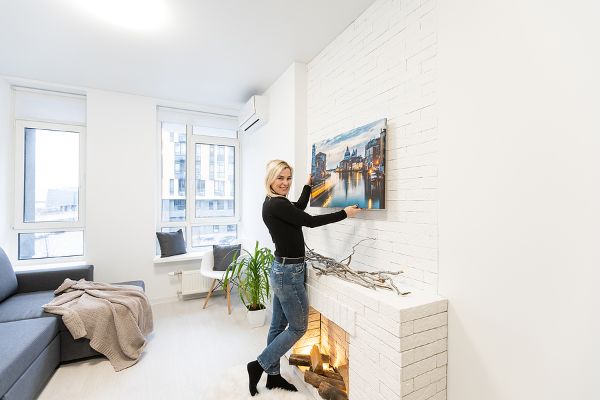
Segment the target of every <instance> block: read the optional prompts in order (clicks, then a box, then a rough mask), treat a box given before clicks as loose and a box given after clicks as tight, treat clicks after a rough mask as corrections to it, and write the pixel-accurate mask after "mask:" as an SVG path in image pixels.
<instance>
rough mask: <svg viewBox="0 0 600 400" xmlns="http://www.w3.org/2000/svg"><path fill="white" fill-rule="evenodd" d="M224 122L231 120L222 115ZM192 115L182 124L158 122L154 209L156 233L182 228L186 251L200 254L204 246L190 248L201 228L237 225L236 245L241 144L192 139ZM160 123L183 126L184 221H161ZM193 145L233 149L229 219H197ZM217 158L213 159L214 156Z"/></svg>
mask: <svg viewBox="0 0 600 400" xmlns="http://www.w3.org/2000/svg"><path fill="white" fill-rule="evenodd" d="M223 117H225V118H227V117H230V116H227V115H223ZM192 121H193V115H190V118H189V120H188V121H187V122H184V121H181V120H169V119H168V118H166V119H161V118H158V119H157V133H158V153H159V157H158V160H159V163H158V173H157V181H158V184H157V188H158V207H157V229H156V231H157V232H160V231H162V229H163V228H181V229H183V230H184V231H185V237H186V245H187V250H188V251H201V250H202V248H203V247H206V246H196V247H193V246H192V228H193V227H198V226H204V225H236V236H237V237H238V241H239V234H240V230H239V227H240V208H241V197H242V196H241V183H240V181H241V179H240V178H241V169H240V165H241V158H240V141H239V139H238V138H226V137H218V136H204V135H194V133H193V129H194V125H198V126H201V124H198V123H194V122H192ZM163 123H179V124H182V125H185V126H186V197H185V198H186V210H185V218H186V220H185V221H173V222H169V221H163V220H162V192H161V188H162V167H163V161H162V124H163ZM196 144H208V145H211V144H213V145H225V146H233V148H234V157H235V164H234V168H235V183H234V215H233V216H230V217H199V218H196V179H195V178H196V158H195V151H196ZM215 157H216V155H215Z"/></svg>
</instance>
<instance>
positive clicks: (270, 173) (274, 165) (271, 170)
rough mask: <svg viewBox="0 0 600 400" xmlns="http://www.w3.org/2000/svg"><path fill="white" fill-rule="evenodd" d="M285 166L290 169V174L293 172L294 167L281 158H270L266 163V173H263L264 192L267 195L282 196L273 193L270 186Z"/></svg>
mask: <svg viewBox="0 0 600 400" xmlns="http://www.w3.org/2000/svg"><path fill="white" fill-rule="evenodd" d="M286 168H289V169H290V174H292V175H293V174H294V169H293V168H292V166H291V165H290V164H288V163H287V162H285V161H283V160H271V161H269V162H268V163H267V174H266V175H265V194H266V195H267V196H269V197H284V196H282V195H280V194H277V193H275V192H274V191H273V189H272V188H271V185H272V184H273V182H275V180H276V179H277V177H278V176H279V174H281V172H282V171H283V170H284V169H286Z"/></svg>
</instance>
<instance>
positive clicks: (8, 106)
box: [0, 77, 16, 254]
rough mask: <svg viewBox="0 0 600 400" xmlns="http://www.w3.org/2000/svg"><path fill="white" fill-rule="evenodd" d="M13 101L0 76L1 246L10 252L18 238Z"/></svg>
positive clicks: (7, 86)
mask: <svg viewBox="0 0 600 400" xmlns="http://www.w3.org/2000/svg"><path fill="white" fill-rule="evenodd" d="M11 111H12V102H11V98H10V86H9V84H8V82H7V81H6V80H5V79H3V78H2V77H0V247H2V248H3V249H4V250H5V251H6V252H7V253H8V254H10V253H12V251H13V247H14V243H15V242H16V240H13V239H11V234H10V233H11V231H12V230H11V228H10V227H11V226H12V220H11V216H12V214H11V213H10V207H11V206H10V205H11V204H12V198H11V193H12V190H11V189H10V188H12V170H13V167H12V163H13V162H14V161H13V158H12V154H13V151H12V148H13V136H14V133H13V129H12V126H13V124H12V122H11Z"/></svg>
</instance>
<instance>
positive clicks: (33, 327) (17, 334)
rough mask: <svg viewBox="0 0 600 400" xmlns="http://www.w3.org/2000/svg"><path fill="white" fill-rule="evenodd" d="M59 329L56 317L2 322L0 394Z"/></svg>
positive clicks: (0, 326)
mask: <svg viewBox="0 0 600 400" xmlns="http://www.w3.org/2000/svg"><path fill="white" fill-rule="evenodd" d="M57 332H58V320H57V319H56V318H35V319H27V320H23V321H13V322H5V323H1V324H0V376H1V377H2V379H0V396H3V395H4V394H5V393H6V392H7V391H8V390H9V389H10V387H11V386H12V385H13V384H14V383H15V382H16V381H17V379H19V377H20V376H21V375H22V374H23V373H24V372H25V371H26V370H27V368H29V366H30V365H31V363H33V362H34V361H35V359H36V358H37V357H38V356H39V355H40V353H41V352H42V351H43V350H44V349H45V348H46V346H48V344H49V343H50V342H52V339H54V337H55V336H56V335H57Z"/></svg>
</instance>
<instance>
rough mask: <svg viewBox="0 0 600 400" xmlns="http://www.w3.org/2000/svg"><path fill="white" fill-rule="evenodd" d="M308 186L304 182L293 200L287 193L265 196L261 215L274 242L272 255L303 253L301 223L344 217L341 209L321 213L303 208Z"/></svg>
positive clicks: (322, 222)
mask: <svg viewBox="0 0 600 400" xmlns="http://www.w3.org/2000/svg"><path fill="white" fill-rule="evenodd" d="M309 197H310V186H308V185H305V186H304V188H303V189H302V194H301V195H300V198H299V199H298V201H296V202H291V201H289V200H288V199H287V198H286V197H268V196H267V197H266V198H265V202H264V203H263V209H262V217H263V221H264V222H265V225H267V228H269V233H270V234H271V237H272V238H273V243H275V255H276V256H279V257H304V235H303V234H302V227H303V226H308V227H309V228H315V227H317V226H322V225H327V224H331V223H332V222H338V221H341V220H343V219H344V218H346V217H347V215H346V212H345V211H344V210H340V211H337V212H334V213H330V214H324V215H314V216H313V215H310V214H307V213H305V212H304V211H303V210H304V209H305V208H306V206H307V205H308V199H309Z"/></svg>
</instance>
